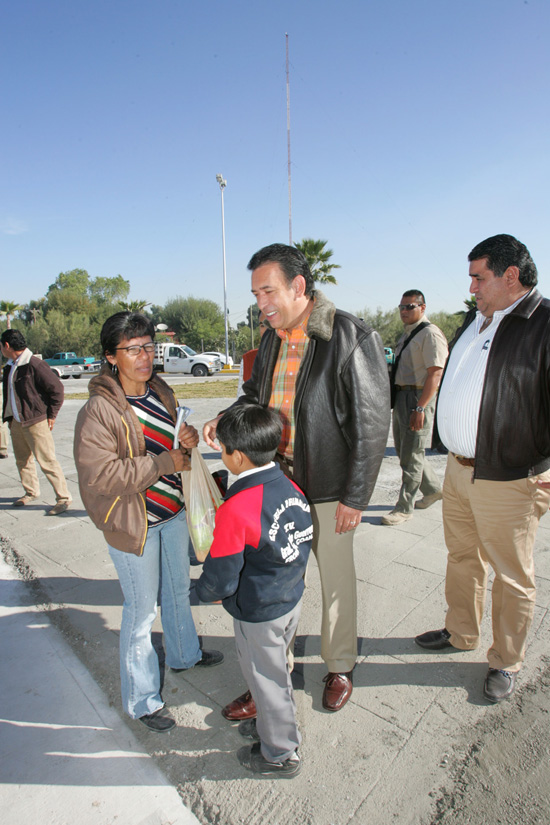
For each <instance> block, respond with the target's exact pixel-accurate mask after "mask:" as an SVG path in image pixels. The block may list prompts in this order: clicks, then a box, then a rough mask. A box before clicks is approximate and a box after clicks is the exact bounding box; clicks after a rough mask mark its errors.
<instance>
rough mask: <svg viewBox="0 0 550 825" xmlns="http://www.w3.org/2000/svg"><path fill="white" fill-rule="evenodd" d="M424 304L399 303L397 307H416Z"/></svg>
mask: <svg viewBox="0 0 550 825" xmlns="http://www.w3.org/2000/svg"><path fill="white" fill-rule="evenodd" d="M421 306H422V304H398V305H397V309H415V308H416V307H421Z"/></svg>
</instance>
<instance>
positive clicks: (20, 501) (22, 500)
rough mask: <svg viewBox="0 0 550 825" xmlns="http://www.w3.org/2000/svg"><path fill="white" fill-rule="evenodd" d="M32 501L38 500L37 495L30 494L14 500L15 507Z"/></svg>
mask: <svg viewBox="0 0 550 825" xmlns="http://www.w3.org/2000/svg"><path fill="white" fill-rule="evenodd" d="M31 501H36V496H29V495H28V494H26V495H24V496H21V498H18V499H17V500H16V501H14V502H13V506H14V507H25V505H26V504H30V503H31Z"/></svg>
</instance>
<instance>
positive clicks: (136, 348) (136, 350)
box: [115, 342, 155, 358]
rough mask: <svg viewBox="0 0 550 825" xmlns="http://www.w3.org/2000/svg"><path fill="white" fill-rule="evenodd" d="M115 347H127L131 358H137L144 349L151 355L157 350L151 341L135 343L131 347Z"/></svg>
mask: <svg viewBox="0 0 550 825" xmlns="http://www.w3.org/2000/svg"><path fill="white" fill-rule="evenodd" d="M115 349H117V350H119V349H125V350H126V352H127V353H128V355H129V356H130V358H137V357H138V355H139V354H140V352H141V350H142V349H144V350H145V352H146V353H147V355H150V354H151V353H152V352H154V351H155V345H154V344H153V343H152V342H151V343H150V344H133V345H132V346H131V347H115Z"/></svg>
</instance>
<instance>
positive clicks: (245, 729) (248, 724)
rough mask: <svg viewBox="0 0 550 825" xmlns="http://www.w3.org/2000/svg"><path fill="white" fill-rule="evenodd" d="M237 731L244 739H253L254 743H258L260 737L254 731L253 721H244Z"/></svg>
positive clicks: (254, 721)
mask: <svg viewBox="0 0 550 825" xmlns="http://www.w3.org/2000/svg"><path fill="white" fill-rule="evenodd" d="M237 730H238V731H239V733H240V734H241V736H244V738H245V739H253V740H254V741H255V742H259V741H260V735H259V733H258V731H257V730H256V720H255V719H245V720H244V722H241V724H240V725H239V727H238V728H237Z"/></svg>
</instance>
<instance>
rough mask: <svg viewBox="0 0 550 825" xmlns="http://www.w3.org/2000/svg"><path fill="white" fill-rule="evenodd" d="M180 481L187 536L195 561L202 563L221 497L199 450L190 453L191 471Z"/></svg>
mask: <svg viewBox="0 0 550 825" xmlns="http://www.w3.org/2000/svg"><path fill="white" fill-rule="evenodd" d="M181 477H182V481H183V495H184V497H185V507H186V510H187V526H188V528H189V535H190V537H191V541H192V542H193V547H194V548H195V555H196V557H197V559H198V560H199V561H204V560H205V558H206V557H207V555H208V552H209V550H210V546H211V544H212V539H213V538H214V521H215V518H216V510H217V509H218V508H219V507H220V505H221V504H222V497H221V495H220V491H219V489H218V485H217V484H216V482H215V481H214V479H213V478H212V474H211V473H210V470H209V469H208V467H207V465H206V462H205V460H204V458H203V457H202V455H201V454H200V451H199V448H198V447H193V449H192V450H191V470H190V471H188V472H183V473H182V474H181Z"/></svg>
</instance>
